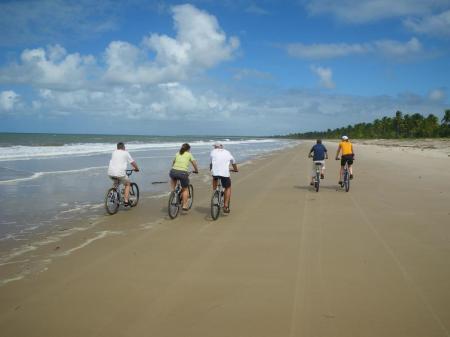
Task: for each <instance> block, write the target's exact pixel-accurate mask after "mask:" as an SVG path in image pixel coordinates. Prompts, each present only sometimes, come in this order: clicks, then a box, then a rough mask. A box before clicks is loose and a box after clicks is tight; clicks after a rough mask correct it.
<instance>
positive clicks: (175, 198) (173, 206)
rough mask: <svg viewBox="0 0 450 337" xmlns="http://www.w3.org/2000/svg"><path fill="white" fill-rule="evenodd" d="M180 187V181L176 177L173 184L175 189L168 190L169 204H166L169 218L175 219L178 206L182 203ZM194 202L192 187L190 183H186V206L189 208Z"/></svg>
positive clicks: (178, 210)
mask: <svg viewBox="0 0 450 337" xmlns="http://www.w3.org/2000/svg"><path fill="white" fill-rule="evenodd" d="M191 173H193V172H188V175H190V174H191ZM182 190H183V189H182V187H181V181H180V180H179V179H177V184H176V186H175V190H174V191H172V192H170V196H169V205H168V209H167V210H168V213H169V217H170V218H171V219H175V218H176V217H177V216H178V213H179V212H180V207H181V203H182V200H183V199H182V196H181V194H182ZM193 202H194V187H193V186H192V184H189V185H188V203H187V206H188V207H187V208H188V209H191V207H192V204H193Z"/></svg>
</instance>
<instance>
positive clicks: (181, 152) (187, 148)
mask: <svg viewBox="0 0 450 337" xmlns="http://www.w3.org/2000/svg"><path fill="white" fill-rule="evenodd" d="M190 149H191V146H190V145H189V144H188V143H184V144H183V145H181V149H180V154H183V153H185V152H186V151H189V150H190Z"/></svg>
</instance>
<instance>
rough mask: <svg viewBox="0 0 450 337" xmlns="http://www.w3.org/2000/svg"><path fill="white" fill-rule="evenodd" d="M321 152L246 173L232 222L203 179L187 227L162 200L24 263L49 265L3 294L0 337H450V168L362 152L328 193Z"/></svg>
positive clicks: (298, 151)
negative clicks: (347, 180) (316, 162)
mask: <svg viewBox="0 0 450 337" xmlns="http://www.w3.org/2000/svg"><path fill="white" fill-rule="evenodd" d="M327 145H328V147H329V151H330V152H331V153H332V156H330V157H334V152H335V150H336V149H335V147H336V145H335V144H331V143H329V144H327ZM310 146H311V143H309V142H305V144H303V145H300V146H298V147H296V148H293V149H289V150H285V151H281V152H277V153H274V154H272V155H270V156H268V157H266V158H263V159H260V160H256V161H254V162H252V163H250V164H249V165H245V166H243V167H242V169H241V172H240V173H238V174H236V175H234V176H233V196H232V212H231V214H230V215H228V216H221V217H220V218H219V219H218V220H217V221H211V219H210V218H209V198H210V190H209V188H208V184H207V179H206V178H207V177H206V175H205V176H203V177H202V176H199V177H194V178H193V183H194V186H195V188H196V195H195V201H194V207H193V209H192V210H191V211H190V212H189V213H188V214H185V215H182V216H179V217H178V218H177V219H176V220H173V221H171V220H168V219H167V217H166V216H165V214H166V202H167V198H159V199H158V198H150V197H148V198H144V199H143V200H142V203H141V204H140V205H139V206H138V207H137V208H135V209H132V210H130V211H120V212H119V213H118V214H117V215H115V216H105V217H104V218H103V219H102V220H101V221H100V222H98V223H96V224H92V228H91V229H89V230H84V231H80V232H78V233H75V234H73V235H70V236H68V237H67V238H66V239H64V240H62V241H55V243H54V242H51V241H50V242H49V243H48V244H46V245H44V244H43V245H41V246H39V247H38V248H37V249H35V250H33V251H30V252H28V253H24V254H22V255H20V256H17V259H27V258H31V257H32V256H35V257H36V256H39V257H40V259H41V260H40V261H41V262H42V263H43V266H44V267H42V268H40V269H39V268H36V270H38V271H39V272H36V271H34V272H30V273H28V274H27V275H26V276H25V277H24V278H23V279H21V280H19V281H14V282H9V283H6V284H4V285H3V286H1V287H0V335H1V336H5V337H6V336H7V337H12V336H26V337H31V336H61V337H69V336H77V337H80V336H83V337H87V336H133V337H135V336H146V337H148V336H155V337H164V336H184V337H185V336H192V337H201V336H206V337H212V336H214V337H215V336H229V337H239V336H242V337H263V336H270V337H281V336H305V337H314V336H333V337H336V336H343V337H344V336H345V337H349V336H358V337H364V336H374V337H381V336H392V337H401V336H405V337H414V336H418V337H419V336H420V337H425V336H426V337H432V336H436V337H437V336H450V207H449V205H450V170H449V168H450V165H449V163H450V158H448V156H444V155H443V156H435V155H434V154H431V153H430V155H428V156H427V155H426V154H425V155H424V154H423V153H421V154H420V155H419V154H418V153H415V152H414V151H413V152H411V151H398V150H397V148H393V147H380V146H375V145H362V144H360V145H358V144H357V145H356V146H355V148H356V152H357V157H356V159H357V160H356V162H355V179H354V180H353V181H352V186H351V190H350V192H349V193H346V192H344V191H342V190H341V189H340V188H338V187H337V186H336V182H337V172H338V162H336V161H334V160H329V161H328V162H327V173H326V177H325V180H324V181H323V183H322V185H321V190H320V191H319V193H316V192H315V191H313V190H312V189H311V188H310V187H309V185H308V181H309V174H310V169H311V163H310V161H308V160H307V158H306V157H307V152H308V150H309V148H310ZM50 260H51V261H50ZM13 262H14V260H12V261H11V266H14V263H13ZM4 267H5V266H4ZM6 267H8V266H6ZM11 268H13V267H11ZM12 271H13V270H12V269H11V272H12ZM6 272H8V271H7V270H6V271H5V268H4V270H3V273H6Z"/></svg>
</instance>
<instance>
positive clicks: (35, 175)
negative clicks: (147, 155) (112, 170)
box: [0, 166, 108, 185]
mask: <svg viewBox="0 0 450 337" xmlns="http://www.w3.org/2000/svg"><path fill="white" fill-rule="evenodd" d="M107 167H108V166H95V167H85V168H81V169H76V170H63V171H48V172H36V173H33V174H32V175H30V176H28V177H20V178H14V179H8V180H0V185H7V184H16V183H19V182H23V181H29V180H35V179H38V178H40V177H43V176H46V175H53V174H70V173H80V172H87V171H93V170H100V169H102V170H105V169H106V168H107Z"/></svg>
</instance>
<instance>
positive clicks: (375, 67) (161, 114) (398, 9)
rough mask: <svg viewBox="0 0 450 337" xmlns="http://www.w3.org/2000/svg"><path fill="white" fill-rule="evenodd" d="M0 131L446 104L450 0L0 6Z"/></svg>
mask: <svg viewBox="0 0 450 337" xmlns="http://www.w3.org/2000/svg"><path fill="white" fill-rule="evenodd" d="M0 31H2V34H1V35H0V51H1V52H0V118H1V121H2V122H1V124H0V131H7V132H63V133H65V132H70V133H124V134H160V135H174V134H216V135H273V134H285V133H289V132H302V131H312V130H324V129H327V128H335V127H340V126H345V125H348V124H354V123H358V122H368V121H372V120H373V119H375V118H379V117H382V116H392V115H394V114H395V111H397V110H401V111H403V112H404V113H416V112H418V113H422V114H424V115H427V114H429V113H433V114H435V115H437V116H442V115H443V112H444V110H445V109H448V108H450V103H449V102H450V100H449V95H450V81H449V78H450V0H433V1H423V0H397V1H395V2H392V1H391V0H342V1H332V0H291V1H290V0H285V1H275V0H263V1H250V0H236V1H233V0H225V1H213V0H196V1H191V2H178V1H160V0H159V1H140V0H128V1H112V0H108V1H101V0H99V1H86V0H78V1H61V0H59V1H58V0H40V1H30V0H23V1H2V2H0Z"/></svg>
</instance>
